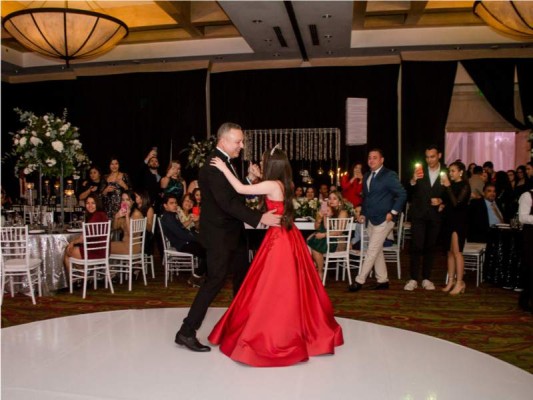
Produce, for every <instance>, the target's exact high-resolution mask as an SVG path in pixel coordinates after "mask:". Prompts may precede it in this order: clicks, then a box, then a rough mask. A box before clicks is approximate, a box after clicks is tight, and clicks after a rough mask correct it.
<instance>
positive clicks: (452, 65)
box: [401, 61, 457, 181]
mask: <svg viewBox="0 0 533 400" xmlns="http://www.w3.org/2000/svg"><path fill="white" fill-rule="evenodd" d="M456 70H457V62H456V61H450V62H403V63H402V163H401V164H402V180H404V181H406V180H408V179H409V178H410V177H411V175H412V173H413V168H414V163H415V162H417V161H423V160H424V151H425V149H426V148H427V146H428V145H431V144H435V145H437V147H438V148H439V149H441V151H442V153H443V159H444V145H445V128H446V121H447V120H448V111H449V109H450V102H451V98H452V93H453V87H454V81H455V73H456ZM443 162H444V160H443Z"/></svg>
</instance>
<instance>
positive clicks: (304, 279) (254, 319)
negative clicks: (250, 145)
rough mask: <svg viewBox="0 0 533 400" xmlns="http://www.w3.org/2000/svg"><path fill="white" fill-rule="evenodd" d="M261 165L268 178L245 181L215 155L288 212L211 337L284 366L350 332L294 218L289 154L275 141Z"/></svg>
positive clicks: (261, 361)
mask: <svg viewBox="0 0 533 400" xmlns="http://www.w3.org/2000/svg"><path fill="white" fill-rule="evenodd" d="M262 164H263V179H264V180H263V181H262V182H260V183H258V184H255V185H243V184H242V183H241V182H240V181H239V180H238V179H237V178H236V177H235V176H234V175H233V173H232V172H231V171H230V170H229V168H228V167H227V166H226V164H225V163H224V162H223V161H222V160H220V159H219V158H216V159H214V160H213V161H212V165H214V166H216V167H217V168H218V169H220V170H221V171H222V172H223V173H224V175H225V176H226V178H227V179H228V180H229V182H230V183H231V185H232V186H233V187H234V188H235V190H236V191H237V192H239V193H241V194H246V195H264V196H265V205H266V208H267V209H268V210H273V209H275V210H276V214H280V215H282V216H283V217H282V222H281V226H280V227H271V228H269V230H268V231H267V233H266V235H265V238H264V240H263V243H262V244H261V247H260V248H259V250H258V251H257V254H256V256H255V258H254V260H253V262H252V265H251V266H250V270H249V272H248V274H247V275H246V279H245V280H244V282H243V284H242V286H241V288H240V290H239V292H238V293H237V295H236V296H235V298H234V299H233V302H232V303H231V305H230V307H229V308H228V310H227V311H226V313H225V314H224V315H223V316H222V318H221V319H220V321H218V323H217V324H216V326H215V327H214V329H213V331H212V332H211V334H210V335H209V341H210V342H211V343H212V344H215V345H217V344H218V345H220V351H222V352H223V353H224V354H226V355H227V356H228V357H230V358H231V359H233V360H235V361H239V362H242V363H245V364H248V365H251V366H254V367H279V366H287V365H292V364H296V363H298V362H301V361H307V360H308V359H309V356H316V355H320V354H333V353H334V352H335V346H340V345H342V344H343V337H342V329H341V327H340V326H339V325H338V324H337V322H336V321H335V318H334V317H333V307H332V305H331V301H330V300H329V297H328V295H327V293H326V291H325V290H324V287H323V285H322V283H321V281H320V279H319V277H318V275H317V273H316V270H315V266H314V264H313V260H312V259H311V255H310V254H309V250H308V248H307V245H306V243H305V240H304V238H303V237H302V234H301V233H300V231H299V230H298V228H296V226H294V224H293V215H294V209H293V206H292V198H293V189H292V186H293V184H292V170H291V166H290V164H289V160H288V159H287V156H286V154H285V153H284V152H283V151H282V150H281V149H279V148H277V146H276V147H274V148H273V149H272V150H271V151H267V152H266V153H265V154H264V155H263V162H262Z"/></svg>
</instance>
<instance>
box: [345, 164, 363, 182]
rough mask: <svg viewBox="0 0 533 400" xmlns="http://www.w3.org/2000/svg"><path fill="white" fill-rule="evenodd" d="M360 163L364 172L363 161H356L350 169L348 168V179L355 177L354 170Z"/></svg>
mask: <svg viewBox="0 0 533 400" xmlns="http://www.w3.org/2000/svg"><path fill="white" fill-rule="evenodd" d="M358 165H360V166H361V172H363V163H360V162H355V163H353V164H352V166H351V167H350V169H349V170H348V180H350V179H352V178H353V170H354V169H355V167H356V166H358Z"/></svg>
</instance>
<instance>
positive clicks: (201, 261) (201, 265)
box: [178, 242, 207, 275]
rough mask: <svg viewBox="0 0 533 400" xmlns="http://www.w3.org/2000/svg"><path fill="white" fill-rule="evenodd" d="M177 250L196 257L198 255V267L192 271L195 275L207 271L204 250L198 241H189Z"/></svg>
mask: <svg viewBox="0 0 533 400" xmlns="http://www.w3.org/2000/svg"><path fill="white" fill-rule="evenodd" d="M178 251H182V252H184V253H190V254H194V255H195V256H196V257H198V268H197V269H196V271H195V272H194V273H195V274H196V275H203V274H205V273H206V272H207V260H206V252H205V249H204V248H203V246H202V245H201V244H200V243H198V242H190V243H187V244H184V245H183V246H181V249H179V250H178Z"/></svg>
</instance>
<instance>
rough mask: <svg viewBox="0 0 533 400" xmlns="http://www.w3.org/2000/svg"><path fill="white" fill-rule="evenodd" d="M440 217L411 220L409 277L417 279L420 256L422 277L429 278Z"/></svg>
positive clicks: (439, 226)
mask: <svg viewBox="0 0 533 400" xmlns="http://www.w3.org/2000/svg"><path fill="white" fill-rule="evenodd" d="M441 224H442V222H441V219H429V218H426V219H415V220H413V221H411V271H410V274H411V279H413V280H415V281H416V280H418V276H419V273H420V259H421V258H422V256H423V257H424V260H423V262H422V279H430V278H431V269H432V268H433V259H434V257H435V245H436V243H437V239H438V237H439V232H440V228H441Z"/></svg>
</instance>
